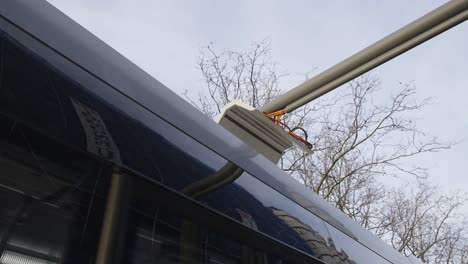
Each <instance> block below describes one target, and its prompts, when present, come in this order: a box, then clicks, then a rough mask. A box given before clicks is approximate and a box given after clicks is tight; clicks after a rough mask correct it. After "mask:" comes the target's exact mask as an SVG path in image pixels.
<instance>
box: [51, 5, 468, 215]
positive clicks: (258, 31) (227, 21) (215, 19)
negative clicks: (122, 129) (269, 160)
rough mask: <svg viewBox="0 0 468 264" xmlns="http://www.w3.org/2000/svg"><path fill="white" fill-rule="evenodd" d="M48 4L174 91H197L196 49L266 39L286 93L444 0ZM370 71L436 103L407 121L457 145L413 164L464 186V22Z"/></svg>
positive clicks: (467, 36)
mask: <svg viewBox="0 0 468 264" xmlns="http://www.w3.org/2000/svg"><path fill="white" fill-rule="evenodd" d="M48 1H49V2H50V3H52V4H53V5H54V6H56V7H57V8H58V9H60V10H61V11H62V12H64V13H65V14H67V15H68V16H70V17H71V18H73V19H74V20H75V21H77V22H78V23H80V24H81V25H82V26H84V27H85V28H87V29H88V30H89V31H91V32H92V33H94V34H95V35H97V36H98V37H99V38H101V39H102V40H103V41H105V42H106V43H107V44H109V45H110V46H112V47H113V48H114V49H116V50H117V51H119V52H120V53H122V54H123V55H124V56H126V57H127V58H129V59H130V60H131V61H133V62H134V63H136V64H137V65H138V66H140V67H141V68H143V69H144V70H145V71H147V72H148V73H149V74H151V75H152V76H153V77H155V78H156V79H158V80H159V81H161V82H162V83H164V84H165V85H166V86H168V87H169V88H170V89H172V90H173V91H175V92H176V93H179V94H180V93H181V91H183V90H184V89H189V90H194V91H195V90H199V89H202V88H203V83H202V82H201V76H200V74H199V72H198V71H197V70H196V69H195V63H196V60H197V57H198V55H199V49H200V47H202V46H205V45H207V44H209V43H210V42H214V44H215V45H216V46H217V47H219V48H221V49H224V48H225V49H232V50H242V49H246V48H247V47H248V46H249V45H250V44H251V43H252V41H261V40H263V39H265V38H269V39H270V40H271V43H272V54H273V58H274V60H275V61H276V62H277V63H278V64H279V66H280V69H281V71H282V72H286V73H289V74H290V77H288V78H286V79H284V80H283V82H282V86H284V88H292V87H293V86H295V85H297V84H299V83H298V82H299V81H301V80H302V78H303V77H302V76H301V74H303V73H306V72H309V71H311V70H312V69H314V68H317V69H316V70H315V71H314V72H315V73H318V72H320V71H322V70H325V69H327V68H328V67H330V66H333V65H334V64H336V63H338V62H339V61H341V60H342V59H345V58H346V57H348V56H350V55H352V54H353V53H355V52H357V51H359V50H360V49H362V48H365V47H366V46H368V45H370V44H372V43H373V42H375V41H377V40H379V39H380V38H382V37H384V36H386V35H387V34H389V33H391V32H393V31H394V30H396V29H398V28H400V27H402V26H404V25H405V24H407V23H409V22H411V21H413V20H414V19H416V18H418V17H420V16H422V15H424V14H425V13H427V12H429V11H431V10H432V9H434V8H436V7H438V6H440V5H442V4H443V3H444V2H445V1H435V0H414V1H407V0H398V1H397V0H388V1H380V0H379V1H376V0H367V1H364V0H361V1H332V0H328V1H308V0H307V1H291V0H289V1H267V0H265V1H252V0H236V1H215V0H211V1H201V0H200V1H179V0H170V1H155V0H132V1H130V0H99V1H96V0H73V1H72V0H69V1H64V0H48ZM375 74H376V75H377V76H379V77H380V78H381V80H382V86H383V89H388V90H389V91H390V90H391V89H395V88H397V87H398V83H399V82H410V81H413V82H414V83H415V85H416V88H417V97H418V98H425V97H435V98H436V102H437V103H436V104H434V105H431V106H428V107H426V108H425V109H424V111H421V112H419V113H417V116H415V117H416V118H418V125H419V127H420V128H421V129H422V130H424V131H427V132H429V133H430V134H432V135H434V136H438V137H440V138H442V139H445V140H448V141H450V140H452V141H453V140H457V141H458V140H462V142H461V143H460V144H458V145H457V146H455V147H453V149H451V150H449V151H445V152H443V153H437V154H432V155H426V156H424V157H421V158H419V159H417V162H419V164H421V165H423V166H426V167H428V168H429V169H430V171H429V172H430V174H431V179H432V182H434V183H436V184H438V185H440V186H441V187H443V188H444V189H445V190H447V191H449V190H454V189H465V188H466V187H468V177H467V176H468V175H467V174H468V173H467V172H466V171H467V170H466V167H467V165H468V115H467V114H466V113H467V112H468V111H467V110H468V106H467V104H466V103H465V101H466V99H468V22H465V23H464V24H462V25H459V26H458V27H456V28H453V29H451V30H450V31H448V32H445V33H443V34H442V35H440V36H438V37H436V38H434V39H433V40H431V41H429V42H427V43H425V44H423V45H421V46H419V47H417V48H416V49H414V50H412V51H410V52H408V53H406V54H404V55H402V56H400V57H398V58H397V59H394V60H393V61H391V62H389V63H387V64H385V65H383V66H380V67H379V68H377V69H376V70H375ZM344 88H345V87H342V88H341V90H342V89H344ZM339 91H340V90H338V91H337V92H339ZM467 208H468V207H467Z"/></svg>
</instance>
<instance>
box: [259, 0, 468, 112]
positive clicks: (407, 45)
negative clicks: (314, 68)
mask: <svg viewBox="0 0 468 264" xmlns="http://www.w3.org/2000/svg"><path fill="white" fill-rule="evenodd" d="M467 10H468V0H453V1H450V2H448V3H446V4H444V5H442V6H440V7H439V8H437V9H435V10H434V11H432V12H430V13H428V14H426V15H424V16H423V17H421V18H419V19H417V20H415V21H413V22H412V23H410V24H408V25H406V26H405V27H403V28H401V29H399V30H397V31H395V32H393V33H392V34H390V35H388V36H387V37H385V38H383V39H381V40H379V41H377V42H375V43H374V44H372V45H370V46H369V47H367V48H365V49H363V50H361V51H360V52H358V53H356V54H354V55H353V56H351V57H349V58H347V59H345V60H344V61H342V62H340V63H338V64H336V65H335V66H333V67H331V68H329V69H327V70H326V71H324V72H322V73H320V74H319V75H317V76H315V77H314V78H312V79H310V80H308V81H306V82H304V83H302V84H301V85H299V86H297V87H296V88H294V89H292V90H290V91H289V92H287V93H285V94H283V95H281V96H279V97H278V98H276V99H275V100H273V101H271V102H269V103H268V104H266V105H264V106H262V107H261V108H260V109H259V110H260V111H262V112H266V113H271V112H274V111H278V110H283V109H284V110H286V112H290V111H292V110H294V109H296V108H298V107H300V106H302V105H304V104H306V103H308V102H310V101H311V100H313V99H315V98H317V97H319V96H321V95H323V94H325V93H327V92H329V91H331V90H333V89H334V88H336V87H338V86H340V85H341V84H343V83H345V82H347V81H349V80H351V79H353V78H356V77H357V76H359V75H361V74H363V73H365V72H367V71H369V70H371V69H373V68H375V67H377V66H379V65H381V64H382V63H384V62H386V61H388V60H390V59H392V58H394V57H396V56H398V55H400V54H402V53H404V52H405V51H408V50H409V49H411V48H414V47H415V46H417V45H419V44H421V43H423V42H424V41H426V40H428V39H430V38H432V37H434V36H436V35H438V34H440V33H442V32H444V31H446V30H448V29H450V28H451V27H454V26H456V25H458V24H459V23H462V22H463V21H465V20H467V19H468V17H467Z"/></svg>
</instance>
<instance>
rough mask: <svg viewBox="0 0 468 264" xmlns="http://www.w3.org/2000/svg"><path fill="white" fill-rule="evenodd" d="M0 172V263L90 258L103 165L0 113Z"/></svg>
mask: <svg viewBox="0 0 468 264" xmlns="http://www.w3.org/2000/svg"><path fill="white" fill-rule="evenodd" d="M0 172H1V173H0V237H1V242H0V243H1V244H0V256H1V259H0V262H1V263H64V262H66V263H89V262H90V261H91V260H94V256H95V251H96V245H97V234H98V233H99V226H100V222H101V212H102V207H103V201H104V196H105V195H106V193H105V192H106V191H105V189H106V188H105V182H106V178H107V176H106V174H107V173H108V171H107V170H106V169H105V167H103V166H101V165H100V164H99V163H97V162H95V161H93V160H92V159H89V158H87V157H86V156H85V155H83V154H82V153H79V152H75V151H73V150H72V149H70V148H67V147H64V146H63V145H60V144H57V143H56V142H54V141H52V140H50V139H49V138H47V137H44V136H42V135H41V134H40V133H37V132H36V131H34V130H31V129H28V128H27V127H24V126H23V125H21V124H20V123H18V122H16V121H14V120H12V119H9V118H7V117H5V116H3V115H0Z"/></svg>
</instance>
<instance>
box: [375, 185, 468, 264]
mask: <svg viewBox="0 0 468 264" xmlns="http://www.w3.org/2000/svg"><path fill="white" fill-rule="evenodd" d="M388 194H389V195H387V199H386V201H385V206H382V207H381V210H380V213H381V223H380V225H379V227H378V233H379V235H380V236H381V237H382V238H383V239H385V240H387V241H389V242H390V243H391V245H392V246H393V247H394V248H395V249H397V250H398V251H400V252H402V253H404V254H405V255H407V256H408V255H414V256H416V257H418V258H419V259H421V260H422V261H423V262H427V263H467V262H466V261H467V260H468V259H467V254H468V244H467V238H468V236H467V233H466V229H465V225H466V224H467V222H466V221H460V218H458V217H457V216H456V211H457V210H458V209H459V208H460V206H461V205H462V204H463V202H465V199H464V198H462V197H461V196H460V195H458V194H455V195H451V196H447V195H443V194H440V192H439V191H438V190H437V188H435V187H434V186H431V185H429V184H428V183H427V181H420V182H419V183H418V185H417V186H416V188H413V189H410V190H408V189H407V188H405V189H403V188H399V189H394V190H392V191H390V192H389V193H388Z"/></svg>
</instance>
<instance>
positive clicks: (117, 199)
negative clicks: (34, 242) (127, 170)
mask: <svg viewBox="0 0 468 264" xmlns="http://www.w3.org/2000/svg"><path fill="white" fill-rule="evenodd" d="M126 185H127V184H126V181H125V175H123V174H122V173H121V172H120V170H118V169H114V172H113V173H112V177H111V182H110V188H109V194H108V197H107V205H106V209H105V213H104V219H103V223H102V229H101V237H100V240H99V245H98V251H97V256H96V263H97V264H110V263H112V262H113V254H114V252H115V246H116V244H117V241H116V238H117V234H116V232H117V226H118V223H119V221H121V219H119V218H120V216H121V213H122V196H123V192H124V189H125V188H126V187H127V186H126Z"/></svg>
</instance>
